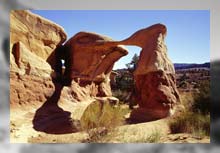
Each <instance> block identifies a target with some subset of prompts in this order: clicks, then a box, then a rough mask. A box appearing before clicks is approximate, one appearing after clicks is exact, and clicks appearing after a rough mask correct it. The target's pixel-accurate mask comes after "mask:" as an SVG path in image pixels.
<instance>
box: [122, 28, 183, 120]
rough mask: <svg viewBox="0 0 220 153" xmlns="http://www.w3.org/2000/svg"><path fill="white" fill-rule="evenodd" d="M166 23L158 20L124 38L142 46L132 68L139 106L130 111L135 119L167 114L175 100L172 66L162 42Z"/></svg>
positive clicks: (172, 109) (175, 89)
mask: <svg viewBox="0 0 220 153" xmlns="http://www.w3.org/2000/svg"><path fill="white" fill-rule="evenodd" d="M165 36H166V27H165V26H164V25H161V24H156V25H153V26H151V27H149V28H146V29H143V30H140V31H138V32H136V33H135V34H134V35H132V36H131V37H130V38H128V39H127V40H126V41H125V42H129V41H131V43H133V44H135V45H138V46H140V47H141V48H142V50H141V53H140V59H139V61H138V65H137V69H136V70H135V72H134V80H135V87H136V100H137V103H138V104H139V108H138V109H136V110H134V111H133V112H132V114H131V119H133V120H135V121H137V122H138V121H150V120H155V119H160V118H164V117H167V116H169V115H171V114H172V113H173V112H174V108H175V106H176V104H177V103H178V102H179V94H178V91H177V88H176V80H175V70H174V66H173V63H172V62H171V61H170V60H169V58H168V55H167V47H166V45H165V43H164V39H165Z"/></svg>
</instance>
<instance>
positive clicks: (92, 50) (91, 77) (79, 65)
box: [64, 32, 128, 97]
mask: <svg viewBox="0 0 220 153" xmlns="http://www.w3.org/2000/svg"><path fill="white" fill-rule="evenodd" d="M109 41H112V39H111V38H108V37H106V36H102V35H98V34H95V33H89V32H79V33H78V34H76V35H75V36H73V37H72V38H71V39H69V40H68V41H67V42H66V44H65V45H64V47H65V49H66V53H67V55H68V56H67V58H66V59H65V60H66V62H67V63H69V64H67V72H68V73H67V74H66V75H67V77H68V78H70V79H71V80H72V79H73V80H75V81H76V82H79V85H82V86H85V85H89V84H93V83H94V84H95V85H97V87H98V93H96V95H94V96H101V97H104V96H111V95H112V94H111V88H110V73H111V71H112V68H113V65H114V63H115V62H116V61H117V60H118V59H120V58H121V57H122V56H125V55H127V53H128V52H127V50H126V49H125V48H123V47H122V46H118V45H106V44H101V43H99V42H109ZM68 65H69V67H68Z"/></svg>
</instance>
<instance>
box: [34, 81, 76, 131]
mask: <svg viewBox="0 0 220 153" xmlns="http://www.w3.org/2000/svg"><path fill="white" fill-rule="evenodd" d="M54 84H55V91H54V93H53V95H52V96H51V97H50V98H48V99H47V101H46V102H45V103H44V104H43V105H42V106H41V107H40V108H39V109H38V110H37V111H36V113H35V116H34V119H33V121H32V122H33V128H34V129H35V130H37V131H41V132H45V133H48V134H67V133H73V132H76V131H78V130H77V128H75V127H74V126H73V120H72V119H71V117H70V115H71V113H70V112H68V111H64V110H63V109H62V108H60V107H59V106H58V101H59V99H60V95H61V91H62V89H63V85H62V84H61V83H54Z"/></svg>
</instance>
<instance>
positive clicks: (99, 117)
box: [81, 102, 124, 130]
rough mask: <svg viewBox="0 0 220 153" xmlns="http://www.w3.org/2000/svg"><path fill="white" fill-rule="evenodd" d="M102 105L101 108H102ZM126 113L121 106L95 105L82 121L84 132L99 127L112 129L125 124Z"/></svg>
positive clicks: (87, 111)
mask: <svg viewBox="0 0 220 153" xmlns="http://www.w3.org/2000/svg"><path fill="white" fill-rule="evenodd" d="M100 105H101V106H100ZM123 113H124V112H123V111H122V108H121V107H119V106H117V105H116V106H112V105H111V104H110V103H107V102H106V103H104V104H100V103H99V102H98V103H93V105H91V107H90V108H89V109H88V110H86V113H85V114H84V116H83V117H82V119H81V126H82V130H89V129H94V128H99V127H106V128H112V127H116V126H119V125H122V124H123V123H124V114H123Z"/></svg>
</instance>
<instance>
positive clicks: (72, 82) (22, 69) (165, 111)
mask: <svg viewBox="0 0 220 153" xmlns="http://www.w3.org/2000/svg"><path fill="white" fill-rule="evenodd" d="M10 21H11V24H10V106H11V137H12V138H13V139H19V133H25V132H30V133H32V132H33V128H34V130H35V131H42V132H46V133H51V134H64V133H71V132H76V131H78V130H80V129H82V128H83V127H89V126H90V127H91V125H94V124H96V121H97V120H99V118H100V116H101V118H102V119H101V120H103V121H104V120H105V114H109V113H108V109H107V108H110V107H112V106H113V105H115V104H116V103H117V102H118V99H117V98H115V97H112V92H111V87H110V75H111V72H112V68H113V66H114V63H115V62H116V61H117V60H119V59H120V58H121V57H122V56H125V55H127V54H128V51H127V49H126V48H125V47H124V46H123V45H136V46H139V47H141V48H142V51H141V54H140V59H139V61H138V66H137V69H136V70H135V72H134V80H135V91H136V92H135V96H136V101H137V103H138V104H139V108H137V109H135V110H133V112H132V113H131V116H130V117H131V119H132V120H133V121H137V122H139V121H140V122H142V121H150V120H155V119H159V118H164V117H167V116H169V115H170V113H171V112H172V110H173V109H174V107H175V105H176V103H178V101H179V95H178V91H177V89H176V82H175V77H174V74H175V71H174V67H173V64H172V62H171V61H170V60H169V59H168V56H167V48H166V45H165V44H164V38H165V35H166V27H165V26H164V25H161V24H157V25H153V26H151V27H149V28H146V29H142V30H140V31H137V32H136V33H134V34H133V35H132V36H131V37H129V38H127V39H125V40H122V41H114V40H112V39H111V38H109V37H106V36H103V35H99V34H96V33H90V32H79V33H77V34H76V35H74V36H73V37H72V38H70V39H69V40H68V41H67V42H66V43H64V42H65V40H66V37H67V36H66V33H65V32H64V30H63V28H62V27H60V26H59V25H57V24H55V23H53V22H51V21H48V20H47V19H44V18H42V17H40V16H38V15H35V14H33V13H31V12H29V11H12V12H11V14H10ZM61 61H63V62H61ZM112 77H113V75H112ZM113 78H114V77H113ZM112 80H113V79H112ZM94 108H95V109H94ZM18 113H19V114H20V115H19V116H18V115H17V114H18ZM94 118H96V120H94ZM22 127H26V128H25V130H26V131H24V128H22ZM32 127H33V128H32ZM92 127H93V126H92ZM19 141H20V142H23V141H26V140H19Z"/></svg>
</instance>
